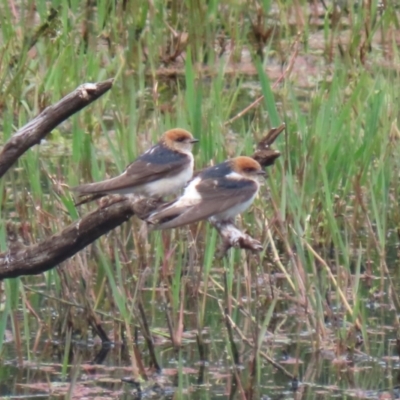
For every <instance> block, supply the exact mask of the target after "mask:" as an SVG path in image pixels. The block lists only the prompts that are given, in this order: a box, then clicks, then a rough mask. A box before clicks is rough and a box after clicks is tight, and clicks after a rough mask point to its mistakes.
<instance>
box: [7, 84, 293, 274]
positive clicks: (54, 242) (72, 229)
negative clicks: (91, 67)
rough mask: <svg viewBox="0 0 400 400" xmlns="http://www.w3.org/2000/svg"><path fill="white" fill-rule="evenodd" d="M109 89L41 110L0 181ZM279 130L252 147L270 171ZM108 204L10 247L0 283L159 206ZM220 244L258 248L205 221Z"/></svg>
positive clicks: (229, 227) (39, 268)
mask: <svg viewBox="0 0 400 400" xmlns="http://www.w3.org/2000/svg"><path fill="white" fill-rule="evenodd" d="M111 86H112V80H108V81H104V82H100V83H98V84H92V83H87V84H84V85H81V86H80V87H79V88H77V89H76V90H75V91H74V92H72V93H70V94H69V95H67V96H66V97H64V98H63V99H62V100H60V101H59V102H58V103H57V104H55V105H54V106H50V107H48V108H46V109H45V110H44V111H43V112H42V113H41V114H40V115H39V116H37V117H36V118H35V119H34V120H32V121H31V122H29V123H28V124H27V125H26V126H24V127H23V128H21V129H20V130H19V131H18V132H17V133H16V134H15V135H13V136H12V137H11V139H10V140H9V141H8V142H7V143H6V144H5V146H4V148H3V151H2V153H1V154H0V177H1V176H2V175H4V173H5V172H6V171H7V170H8V169H9V168H10V167H11V165H12V164H13V163H14V162H15V161H16V160H17V159H18V158H19V157H20V156H21V155H22V154H23V153H24V152H25V151H26V150H28V149H29V148H30V147H32V146H33V145H35V144H37V143H39V142H40V140H41V139H42V138H43V137H44V136H46V134H48V133H49V132H50V131H51V130H52V129H53V128H54V127H56V126H57V125H58V124H59V123H61V122H62V121H64V120H65V119H66V118H68V117H69V116H71V115H72V114H74V113H75V112H77V111H79V110H81V109H82V108H83V107H85V106H86V105H88V104H90V103H91V102H93V101H94V100H96V99H97V98H99V97H100V96H101V95H102V94H103V93H105V92H106V91H107V90H109V89H110V88H111ZM284 128H285V126H284V124H283V125H281V126H280V127H278V128H276V129H273V130H271V131H270V132H268V134H267V135H266V136H265V137H264V139H263V140H262V141H261V142H260V143H259V144H258V146H257V150H256V152H255V153H254V155H253V157H254V158H255V159H256V160H257V161H258V162H259V163H260V164H261V165H263V166H269V165H272V164H273V163H274V161H275V159H276V158H277V157H279V156H280V153H279V151H276V150H273V149H271V147H270V146H271V144H272V143H273V142H274V141H275V139H276V138H277V137H278V135H279V134H280V133H281V132H282V131H283V130H284ZM111 199H112V202H110V203H108V204H106V205H104V206H102V207H100V208H99V209H97V210H96V211H93V212H91V213H89V214H87V215H85V216H84V217H82V218H81V219H80V220H77V221H74V222H73V223H71V224H70V225H69V226H67V227H66V228H65V229H63V230H62V231H61V232H59V233H56V234H54V235H52V236H50V237H48V238H46V239H45V240H43V241H42V242H40V243H37V244H33V245H31V246H27V247H25V246H10V247H9V250H8V251H7V252H4V253H1V254H0V280H2V279H6V278H13V277H18V276H22V275H35V274H39V273H41V272H44V271H48V270H50V269H52V268H54V267H56V266H57V265H58V264H60V263H61V262H63V261H65V260H66V259H68V258H70V257H72V256H73V255H74V254H76V253H77V252H78V251H80V250H82V249H83V248H85V247H86V246H88V245H89V244H90V243H92V242H94V241H95V240H96V239H98V238H99V237H100V236H102V235H104V234H106V233H107V232H109V231H111V230H112V229H114V228H116V227H118V226H119V225H121V224H122V223H124V222H125V221H127V220H128V219H129V218H131V217H132V216H133V215H134V214H136V215H137V216H138V217H139V218H140V216H144V215H148V214H149V213H150V212H151V211H152V210H155V209H156V208H157V207H158V206H159V205H160V203H159V201H157V200H153V199H145V200H141V201H136V202H133V201H132V200H131V199H129V198H125V197H122V198H121V197H112V198H111ZM210 222H211V223H212V224H213V226H214V227H215V228H216V229H217V230H218V232H219V234H220V235H221V237H222V240H223V246H222V249H221V253H222V254H225V253H226V251H227V250H228V249H229V248H230V247H233V246H234V247H240V248H245V249H250V250H253V251H260V250H261V249H262V247H261V244H260V243H259V242H258V241H257V240H255V239H253V238H252V237H250V236H249V235H247V234H245V233H243V232H241V231H240V230H239V229H238V228H237V227H235V226H234V225H233V224H231V223H218V222H216V221H210Z"/></svg>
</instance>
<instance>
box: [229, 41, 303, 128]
mask: <svg viewBox="0 0 400 400" xmlns="http://www.w3.org/2000/svg"><path fill="white" fill-rule="evenodd" d="M299 43H300V35H298V36H297V38H296V41H295V42H294V44H293V54H292V57H291V58H290V60H289V63H288V66H287V67H286V69H285V71H284V72H283V73H282V75H281V76H280V77H279V78H278V79H277V80H276V81H275V82H274V84H273V85H272V89H275V88H276V87H277V86H278V85H279V83H281V82H282V81H283V80H284V79H285V78H287V77H288V76H289V75H290V73H291V72H292V69H293V66H294V62H295V61H296V58H297V54H298V53H299ZM263 100H264V95H262V96H260V97H259V98H258V99H256V100H254V101H253V102H252V103H251V104H249V105H248V106H247V107H245V108H244V109H243V110H242V111H240V112H239V113H237V114H236V115H235V116H234V117H232V118H231V119H228V121H226V122H225V123H224V125H225V126H226V125H230V124H232V123H233V122H235V121H236V120H237V119H239V118H242V117H243V115H245V114H247V113H248V112H249V111H250V110H252V109H253V108H255V107H256V106H257V105H258V104H260V103H261V102H262V101H263Z"/></svg>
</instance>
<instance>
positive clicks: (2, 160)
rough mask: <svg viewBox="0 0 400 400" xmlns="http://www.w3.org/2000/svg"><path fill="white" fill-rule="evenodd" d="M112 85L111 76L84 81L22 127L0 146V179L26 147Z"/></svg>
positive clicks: (36, 141) (29, 146)
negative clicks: (99, 79) (96, 81)
mask: <svg viewBox="0 0 400 400" xmlns="http://www.w3.org/2000/svg"><path fill="white" fill-rule="evenodd" d="M112 84H113V79H109V80H107V81H104V82H99V83H84V84H83V85H81V86H79V87H78V88H77V89H75V90H74V91H73V92H72V93H70V94H68V95H67V96H65V97H64V98H62V99H61V100H60V101H59V102H58V103H56V104H54V105H52V106H49V107H47V108H46V109H45V110H44V111H42V112H41V113H40V114H39V115H38V116H37V117H36V118H34V119H33V120H32V121H30V122H29V123H28V124H26V125H25V126H24V127H22V128H21V129H20V130H19V131H18V132H17V133H15V134H14V135H13V136H12V137H11V138H10V140H9V141H8V142H7V143H6V144H5V145H4V147H3V150H2V152H1V154H0V178H1V177H2V176H3V175H4V174H5V173H6V172H7V171H8V169H9V168H10V167H11V166H12V165H13V164H14V163H15V161H17V160H18V158H19V157H20V156H21V155H22V154H24V153H25V152H26V151H27V150H28V149H29V148H31V147H32V146H34V145H35V144H39V143H40V141H41V140H42V139H43V138H44V137H45V136H46V135H47V134H48V133H50V132H51V131H52V129H54V128H55V127H56V126H57V125H59V124H60V123H61V122H63V121H64V120H66V119H67V118H68V117H70V116H71V115H73V114H75V113H76V112H78V111H80V110H81V109H82V108H84V107H86V106H87V105H89V104H90V103H92V102H93V101H95V100H97V99H98V98H99V97H100V96H102V95H103V94H104V93H105V92H107V91H108V90H110V89H111V87H112Z"/></svg>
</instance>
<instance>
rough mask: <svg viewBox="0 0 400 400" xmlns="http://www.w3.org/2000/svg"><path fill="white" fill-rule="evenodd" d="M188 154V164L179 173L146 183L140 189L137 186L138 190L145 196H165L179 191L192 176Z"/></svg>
mask: <svg viewBox="0 0 400 400" xmlns="http://www.w3.org/2000/svg"><path fill="white" fill-rule="evenodd" d="M190 155H191V159H190V164H189V165H188V166H187V167H186V168H185V169H184V170H183V171H181V172H180V173H179V174H177V175H174V176H170V177H168V178H162V179H159V180H157V181H154V182H150V183H146V185H143V186H141V187H140V189H139V188H138V189H139V190H140V192H143V193H144V194H145V195H147V196H167V195H169V194H174V193H177V192H179V190H180V189H182V188H183V187H185V185H186V184H187V183H188V182H189V181H190V179H192V176H193V156H192V154H190Z"/></svg>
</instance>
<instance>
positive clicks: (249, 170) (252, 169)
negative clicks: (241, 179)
mask: <svg viewBox="0 0 400 400" xmlns="http://www.w3.org/2000/svg"><path fill="white" fill-rule="evenodd" d="M244 172H247V173H251V172H254V168H251V167H248V168H245V169H244Z"/></svg>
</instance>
